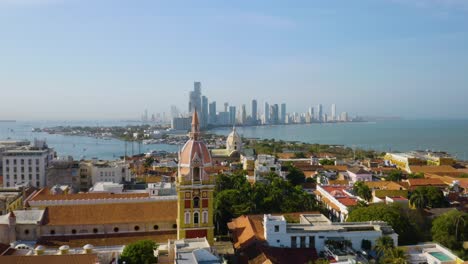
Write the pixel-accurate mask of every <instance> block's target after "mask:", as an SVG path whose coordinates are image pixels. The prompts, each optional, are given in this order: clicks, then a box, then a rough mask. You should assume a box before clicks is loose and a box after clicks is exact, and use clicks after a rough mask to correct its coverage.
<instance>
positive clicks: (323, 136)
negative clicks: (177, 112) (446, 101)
mask: <svg viewBox="0 0 468 264" xmlns="http://www.w3.org/2000/svg"><path fill="white" fill-rule="evenodd" d="M237 130H238V132H239V133H240V134H241V135H243V136H244V137H249V138H262V139H271V138H274V139H281V140H293V141H302V142H307V143H319V144H339V145H346V146H349V147H356V148H363V149H374V150H378V151H410V150H437V151H446V152H449V153H450V154H452V155H455V156H456V157H457V158H459V159H462V160H467V158H468V156H467V155H468V120H392V121H377V122H366V123H336V124H301V125H279V126H261V127H239V128H237ZM230 131H231V129H229V128H223V129H214V130H212V132H214V133H216V134H222V135H227V134H228V133H229V132H230Z"/></svg>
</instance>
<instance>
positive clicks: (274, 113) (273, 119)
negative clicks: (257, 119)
mask: <svg viewBox="0 0 468 264" xmlns="http://www.w3.org/2000/svg"><path fill="white" fill-rule="evenodd" d="M270 123H271V124H273V125H277V124H279V107H278V104H274V105H272V106H271V107H270Z"/></svg>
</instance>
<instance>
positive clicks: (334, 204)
mask: <svg viewBox="0 0 468 264" xmlns="http://www.w3.org/2000/svg"><path fill="white" fill-rule="evenodd" d="M351 188H352V187H350V186H343V185H339V186H332V185H328V186H324V185H317V190H316V191H315V195H316V197H317V200H318V201H319V202H320V203H322V204H323V205H324V206H325V208H326V209H327V210H328V212H329V215H328V216H329V217H330V219H332V220H333V221H338V222H344V221H346V218H347V217H348V215H349V213H350V211H351V209H352V207H353V206H356V205H357V203H358V201H359V200H358V198H357V197H356V196H355V195H353V194H352V191H351Z"/></svg>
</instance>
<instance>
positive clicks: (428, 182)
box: [408, 178, 447, 187]
mask: <svg viewBox="0 0 468 264" xmlns="http://www.w3.org/2000/svg"><path fill="white" fill-rule="evenodd" d="M408 183H409V185H410V186H411V187H418V186H446V185H447V184H445V183H444V182H443V181H442V180H441V179H435V178H429V179H409V180H408Z"/></svg>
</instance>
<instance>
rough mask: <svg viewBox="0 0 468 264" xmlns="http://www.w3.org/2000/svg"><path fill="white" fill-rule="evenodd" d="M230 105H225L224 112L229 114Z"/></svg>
mask: <svg viewBox="0 0 468 264" xmlns="http://www.w3.org/2000/svg"><path fill="white" fill-rule="evenodd" d="M228 107H229V103H224V112H228Z"/></svg>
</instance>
